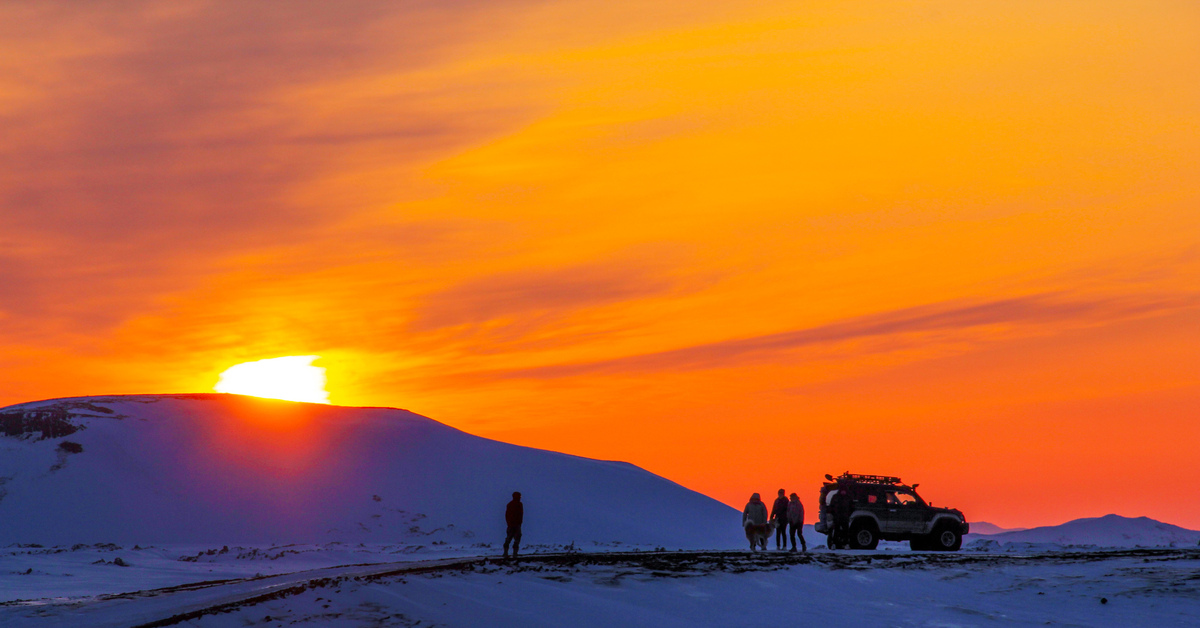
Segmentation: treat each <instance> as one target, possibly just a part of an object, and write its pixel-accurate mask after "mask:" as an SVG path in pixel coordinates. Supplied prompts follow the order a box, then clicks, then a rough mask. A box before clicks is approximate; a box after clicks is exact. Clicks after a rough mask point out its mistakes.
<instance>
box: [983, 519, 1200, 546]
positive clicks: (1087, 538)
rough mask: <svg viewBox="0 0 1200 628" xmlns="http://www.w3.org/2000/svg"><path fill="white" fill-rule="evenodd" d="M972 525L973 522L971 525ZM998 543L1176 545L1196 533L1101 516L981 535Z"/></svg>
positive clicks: (1189, 542)
mask: <svg viewBox="0 0 1200 628" xmlns="http://www.w3.org/2000/svg"><path fill="white" fill-rule="evenodd" d="M972 527H974V524H972ZM980 538H981V539H982V540H991V541H995V542H998V543H1030V544H1054V545H1095V546H1097V547H1170V546H1172V545H1174V546H1177V547H1185V546H1195V545H1196V544H1198V543H1200V532H1198V531H1195V530H1188V529H1186V528H1181V527H1179V526H1175V525H1171V524H1169V523H1163V522H1161V521H1155V520H1154V519H1151V518H1149V517H1132V518H1131V517H1122V516H1120V515H1105V516H1103V517H1092V518H1088V519H1076V520H1074V521H1068V522H1067V523H1064V524H1061V525H1056V526H1043V527H1040V528H1030V529H1028V530H1020V531H1014V532H1003V533H1000V534H990V535H982V536H981V537H980Z"/></svg>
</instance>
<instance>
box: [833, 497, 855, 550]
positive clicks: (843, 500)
mask: <svg viewBox="0 0 1200 628" xmlns="http://www.w3.org/2000/svg"><path fill="white" fill-rule="evenodd" d="M829 505H830V507H831V509H832V510H833V535H832V536H831V537H830V539H831V540H833V542H834V543H835V544H838V545H845V544H846V540H847V539H849V538H850V513H851V512H852V511H853V509H854V505H853V504H852V503H851V502H850V489H849V488H848V487H847V486H845V485H842V486H839V487H838V490H837V492H836V493H834V494H833V499H832V501H831V502H830V504H829ZM830 549H833V548H830Z"/></svg>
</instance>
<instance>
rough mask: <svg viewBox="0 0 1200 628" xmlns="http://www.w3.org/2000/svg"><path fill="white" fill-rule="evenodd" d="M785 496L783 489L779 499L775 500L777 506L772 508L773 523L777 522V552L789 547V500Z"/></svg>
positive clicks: (780, 491) (780, 490)
mask: <svg viewBox="0 0 1200 628" xmlns="http://www.w3.org/2000/svg"><path fill="white" fill-rule="evenodd" d="M784 495H785V493H784V491H783V489H779V497H776V498H775V504H774V505H773V506H771V521H774V522H775V549H777V550H781V549H785V548H786V547H787V523H788V520H787V510H788V498H787V497H784Z"/></svg>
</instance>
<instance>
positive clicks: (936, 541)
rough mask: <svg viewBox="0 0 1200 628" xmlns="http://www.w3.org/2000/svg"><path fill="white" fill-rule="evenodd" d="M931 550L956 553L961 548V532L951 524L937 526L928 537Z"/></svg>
mask: <svg viewBox="0 0 1200 628" xmlns="http://www.w3.org/2000/svg"><path fill="white" fill-rule="evenodd" d="M929 540H930V542H931V544H932V546H933V547H932V549H935V550H937V551H939V552H957V551H958V548H960V547H962V532H959V531H958V529H957V528H956V527H955V526H954V525H953V524H951V523H942V524H938V526H937V527H936V528H934V529H933V534H932V535H930V539H929Z"/></svg>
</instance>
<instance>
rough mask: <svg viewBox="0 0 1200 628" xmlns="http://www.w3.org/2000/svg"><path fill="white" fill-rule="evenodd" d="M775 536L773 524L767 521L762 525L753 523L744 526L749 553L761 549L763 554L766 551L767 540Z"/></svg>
mask: <svg viewBox="0 0 1200 628" xmlns="http://www.w3.org/2000/svg"><path fill="white" fill-rule="evenodd" d="M774 534H775V522H774V521H768V522H766V523H764V524H762V525H755V524H753V523H751V524H747V525H746V540H747V541H750V551H752V552H753V551H754V548H755V547H756V546H757V547H761V548H762V550H763V551H764V552H765V551H766V550H767V539H769V538H771V536H772V535H774Z"/></svg>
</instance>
